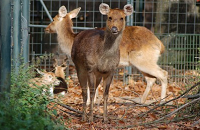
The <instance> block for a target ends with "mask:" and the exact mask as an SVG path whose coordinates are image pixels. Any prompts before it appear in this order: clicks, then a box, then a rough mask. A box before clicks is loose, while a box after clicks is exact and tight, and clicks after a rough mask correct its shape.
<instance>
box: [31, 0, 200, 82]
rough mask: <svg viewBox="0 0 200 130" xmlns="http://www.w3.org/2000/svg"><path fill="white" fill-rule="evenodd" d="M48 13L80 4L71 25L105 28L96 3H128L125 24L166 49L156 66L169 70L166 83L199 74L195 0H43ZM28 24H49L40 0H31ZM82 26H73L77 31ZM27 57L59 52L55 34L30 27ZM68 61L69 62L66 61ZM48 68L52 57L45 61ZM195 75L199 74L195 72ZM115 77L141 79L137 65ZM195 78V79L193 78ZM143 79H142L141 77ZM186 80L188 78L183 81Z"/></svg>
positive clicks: (53, 13)
mask: <svg viewBox="0 0 200 130" xmlns="http://www.w3.org/2000/svg"><path fill="white" fill-rule="evenodd" d="M43 1H44V3H45V5H46V7H47V9H48V10H49V13H50V15H51V16H52V17H54V16H55V15H56V14H57V13H58V9H59V7H60V6H62V5H65V6H66V8H67V10H68V12H69V11H71V10H73V9H75V8H77V7H81V11H80V13H79V14H78V17H77V18H75V19H73V23H74V27H91V28H95V27H104V26H105V17H104V16H102V15H101V14H100V13H99V8H98V7H99V4H100V3H102V2H104V3H107V4H109V5H110V6H111V8H123V6H124V5H125V4H127V3H131V4H132V5H133V7H134V11H135V12H134V14H133V15H132V16H131V17H129V18H128V19H127V25H131V26H145V27H146V28H148V29H149V30H151V31H152V32H153V33H154V34H155V35H156V36H157V37H158V38H159V39H160V40H161V41H162V42H163V44H164V45H165V47H166V51H165V53H164V54H162V56H161V57H160V60H159V65H160V66H161V67H162V68H163V69H165V70H167V71H168V73H169V83H175V84H177V85H178V84H182V83H186V84H187V83H188V82H187V81H188V80H187V79H190V77H192V79H194V78H193V76H194V75H195V74H194V73H198V72H197V71H196V70H197V69H198V67H199V66H198V58H197V57H199V50H198V48H199V35H200V29H199V28H200V26H199V25H200V22H199V21H200V17H199V14H200V13H199V6H200V4H199V3H198V2H196V1H195V0H162V1H159V0H127V1H123V0H121V1H120V0H43ZM30 14H31V21H30V22H31V24H34V25H48V24H49V23H50V20H49V18H48V16H47V14H46V12H45V10H44V8H43V7H42V5H41V3H40V1H35V0H31V10H30ZM82 30H84V28H83V29H79V30H77V29H74V31H75V32H80V31H82ZM30 33H31V37H30V59H31V57H35V56H40V55H43V54H45V53H47V54H48V53H54V54H62V52H61V50H60V48H59V46H58V44H57V35H56V34H45V33H44V28H41V27H34V28H31V31H30ZM69 63H70V61H69ZM46 65H47V69H48V68H49V69H50V68H51V60H50V59H49V61H48V62H47V64H46ZM195 77H198V75H195ZM115 78H118V79H119V80H123V81H125V83H127V82H128V81H127V80H126V79H134V80H141V74H140V72H138V70H137V69H136V68H134V67H133V68H130V67H128V68H119V69H118V70H117V72H116V75H115ZM195 79H196V78H195ZM142 80H143V79H142ZM186 80H187V81H186Z"/></svg>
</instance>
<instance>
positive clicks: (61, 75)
mask: <svg viewBox="0 0 200 130" xmlns="http://www.w3.org/2000/svg"><path fill="white" fill-rule="evenodd" d="M53 67H54V68H55V72H54V73H55V75H56V77H57V79H58V80H59V81H60V84H59V85H56V86H55V87H54V91H53V93H54V94H58V93H61V95H65V94H66V93H67V91H68V85H67V83H66V81H65V69H66V68H67V63H66V59H64V60H63V63H62V64H61V65H58V61H57V59H54V64H53Z"/></svg>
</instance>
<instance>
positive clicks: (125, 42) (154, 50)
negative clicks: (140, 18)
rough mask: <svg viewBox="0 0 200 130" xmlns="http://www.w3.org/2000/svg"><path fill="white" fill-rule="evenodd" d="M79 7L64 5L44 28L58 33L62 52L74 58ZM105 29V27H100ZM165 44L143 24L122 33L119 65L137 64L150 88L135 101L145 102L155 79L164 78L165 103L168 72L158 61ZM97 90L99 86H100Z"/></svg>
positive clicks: (163, 97)
mask: <svg viewBox="0 0 200 130" xmlns="http://www.w3.org/2000/svg"><path fill="white" fill-rule="evenodd" d="M79 11H80V8H77V9H74V10H72V11H71V12H69V13H67V9H66V8H65V7H64V6H61V7H60V9H59V13H58V15H56V16H55V17H54V21H53V22H51V23H50V24H49V25H48V26H47V28H46V29H45V32H46V33H57V35H58V44H59V45H60V47H61V48H62V49H63V52H65V53H66V54H68V56H70V57H71V55H70V54H71V48H72V45H73V41H74V39H75V37H76V35H77V34H75V33H74V32H73V29H72V27H73V22H72V20H71V19H72V18H75V17H76V16H77V14H78V13H79ZM101 29H102V30H105V28H101ZM164 50H165V47H164V45H163V43H162V42H161V41H160V40H159V39H158V38H157V37H156V36H155V35H154V34H153V33H152V32H151V31H150V30H148V29H147V28H145V27H141V26H127V27H126V28H125V30H124V32H123V35H122V40H121V43H120V63H119V66H135V67H136V68H137V69H138V70H140V71H141V73H142V74H143V75H144V77H145V79H146V82H147V87H146V89H145V92H144V94H143V95H142V97H141V98H137V100H136V101H138V102H140V103H145V102H146V99H147V96H148V93H149V91H150V90H151V88H152V86H153V84H154V83H155V80H156V78H157V79H159V80H160V81H161V85H162V91H161V99H162V101H163V102H164V101H165V97H166V88H167V76H168V73H167V71H165V70H163V69H161V68H160V67H159V66H158V64H157V61H158V59H159V56H160V55H161V54H162V53H163V52H164ZM97 90H98V89H97Z"/></svg>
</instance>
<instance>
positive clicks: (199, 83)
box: [139, 82, 200, 116]
mask: <svg viewBox="0 0 200 130" xmlns="http://www.w3.org/2000/svg"><path fill="white" fill-rule="evenodd" d="M198 85H200V82H197V83H196V84H194V85H193V86H192V87H190V88H189V89H188V90H186V91H185V92H184V93H183V94H181V95H180V96H178V97H176V98H173V99H171V100H169V101H166V102H164V103H162V104H158V105H156V106H155V107H153V108H152V109H150V110H149V111H147V112H145V113H143V114H141V115H139V116H144V115H145V114H147V113H149V112H152V111H153V110H155V109H156V108H158V107H160V106H164V105H165V104H167V103H169V102H171V101H174V100H176V99H179V98H180V97H183V96H184V95H185V94H186V93H188V92H189V91H190V90H192V89H193V88H195V87H196V86H198ZM198 99H199V98H198Z"/></svg>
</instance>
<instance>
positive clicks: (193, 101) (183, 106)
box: [152, 97, 200, 123]
mask: <svg viewBox="0 0 200 130" xmlns="http://www.w3.org/2000/svg"><path fill="white" fill-rule="evenodd" d="M199 100H200V97H199V98H197V99H194V100H192V101H191V102H188V103H186V104H184V105H182V106H181V107H179V108H177V109H176V110H174V111H173V112H171V113H169V114H167V115H165V116H163V117H162V118H159V119H158V120H155V121H153V122H152V123H157V122H159V121H161V120H163V119H165V118H167V117H169V116H171V115H173V114H175V113H176V112H178V111H179V110H181V109H183V108H185V107H187V106H188V105H190V104H193V103H195V102H197V101H199Z"/></svg>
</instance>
